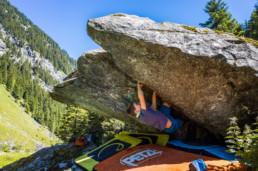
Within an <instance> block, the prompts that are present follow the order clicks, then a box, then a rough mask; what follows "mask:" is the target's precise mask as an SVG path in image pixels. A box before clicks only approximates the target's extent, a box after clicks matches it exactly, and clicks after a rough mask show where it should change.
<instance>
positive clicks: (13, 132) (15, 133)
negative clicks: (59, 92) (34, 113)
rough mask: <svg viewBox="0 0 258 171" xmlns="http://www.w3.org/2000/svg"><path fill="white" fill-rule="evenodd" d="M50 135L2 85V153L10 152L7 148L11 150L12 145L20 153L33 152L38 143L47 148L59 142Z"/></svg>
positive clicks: (0, 134) (0, 137)
mask: <svg viewBox="0 0 258 171" xmlns="http://www.w3.org/2000/svg"><path fill="white" fill-rule="evenodd" d="M48 135H49V131H48V130H47V129H46V128H44V127H42V126H41V125H40V124H38V123H37V122H36V121H34V120H33V119H32V118H31V117H30V116H29V115H28V114H27V113H25V112H24V110H23V108H21V107H20V106H19V105H18V104H17V103H15V101H14V98H13V97H12V96H11V95H10V93H9V92H8V91H6V89H5V86H4V85H0V151H7V152H8V150H6V148H9V147H8V144H10V143H12V144H14V149H16V150H18V151H20V150H27V151H28V150H29V151H31V150H34V149H35V145H36V141H40V142H42V143H43V144H45V146H50V145H51V144H54V143H56V142H57V139H50V138H49V137H48ZM3 149H5V150H3ZM10 150H12V149H10Z"/></svg>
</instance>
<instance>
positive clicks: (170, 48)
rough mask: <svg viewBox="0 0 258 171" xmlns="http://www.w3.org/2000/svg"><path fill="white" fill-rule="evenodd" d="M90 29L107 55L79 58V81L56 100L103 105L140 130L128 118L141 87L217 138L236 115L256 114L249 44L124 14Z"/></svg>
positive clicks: (256, 65) (255, 52)
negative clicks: (145, 86)
mask: <svg viewBox="0 0 258 171" xmlns="http://www.w3.org/2000/svg"><path fill="white" fill-rule="evenodd" d="M87 31H88V34H89V36H90V37H91V38H92V39H93V40H94V41H95V42H97V43H98V44H99V45H100V46H102V48H103V49H105V51H104V50H95V51H91V52H88V53H86V54H84V55H83V56H82V57H81V58H80V59H79V60H78V69H79V72H80V73H82V76H81V77H79V78H76V79H75V80H74V81H68V82H65V83H64V84H67V86H63V87H62V88H60V86H61V85H59V86H57V87H56V88H55V89H54V92H53V94H52V97H55V99H57V100H58V101H63V102H65V101H67V102H69V103H73V104H77V105H79V106H81V107H84V108H88V109H89V108H96V107H95V106H96V105H97V106H101V107H97V108H98V112H102V113H103V114H108V115H110V116H112V117H115V118H117V119H120V120H124V121H126V122H130V123H132V124H133V125H135V124H139V122H137V121H135V120H133V119H132V120H130V121H129V120H125V119H124V118H127V117H128V116H127V115H125V114H123V113H124V111H125V109H126V107H127V105H128V104H129V102H130V101H132V100H134V99H135V98H136V97H135V90H136V89H135V88H136V81H139V82H142V83H144V84H145V85H147V86H148V87H150V88H151V89H152V90H156V91H157V93H158V95H159V96H160V97H161V98H162V99H163V100H166V101H168V102H169V103H170V104H172V105H173V108H174V109H176V110H177V111H179V112H180V113H182V114H183V115H184V116H185V117H186V118H188V119H190V120H192V121H194V122H195V123H196V124H198V125H200V126H202V127H203V128H206V129H208V130H209V131H211V132H213V133H214V134H216V135H224V134H225V130H226V128H227V127H228V123H229V118H230V117H232V116H236V117H238V118H239V121H240V122H242V123H248V122H250V121H251V120H252V119H253V118H254V117H255V116H256V115H257V111H258V109H257V104H258V78H257V76H258V75H257V73H258V72H257V71H258V49H257V47H255V46H254V45H252V44H251V43H247V42H245V41H243V40H240V39H239V38H237V37H236V36H234V35H231V34H227V33H217V32H215V31H213V30H210V29H207V28H193V27H188V26H184V25H180V24H174V23H169V22H163V23H156V22H154V21H152V20H150V19H148V18H141V17H138V16H132V15H126V14H113V15H109V16H105V17H101V18H97V19H91V20H89V22H88V25H87ZM69 87H72V88H69ZM61 89H62V90H61ZM84 90H85V92H84ZM69 91H71V93H70V94H69ZM88 94H90V96H88ZM64 96H65V99H66V100H62V98H60V97H64ZM68 99H69V100H68ZM92 106H94V107H92ZM140 125H141V124H140ZM148 130H150V129H148Z"/></svg>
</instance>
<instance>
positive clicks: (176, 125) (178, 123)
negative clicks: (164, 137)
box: [160, 105, 183, 133]
mask: <svg viewBox="0 0 258 171" xmlns="http://www.w3.org/2000/svg"><path fill="white" fill-rule="evenodd" d="M160 112H161V113H163V114H164V115H166V116H167V117H168V119H169V120H170V121H171V122H172V125H171V127H170V128H165V129H164V131H165V132H166V133H172V132H175V131H176V130H178V129H179V128H181V126H182V125H183V124H182V121H181V120H179V119H175V118H173V117H172V116H171V115H170V108H169V107H168V106H165V105H162V106H161V108H160Z"/></svg>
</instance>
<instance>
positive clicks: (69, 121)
mask: <svg viewBox="0 0 258 171" xmlns="http://www.w3.org/2000/svg"><path fill="white" fill-rule="evenodd" d="M102 121H103V118H100V117H98V116H97V115H96V114H94V113H90V112H89V111H86V110H83V109H80V108H76V107H74V106H69V107H67V113H66V114H65V115H64V117H63V119H62V122H61V126H60V130H59V133H58V136H59V137H60V138H61V139H63V140H64V141H66V142H68V141H69V139H70V138H72V139H78V138H79V137H82V136H85V135H87V134H92V135H93V139H95V143H97V144H100V143H101V142H100V139H101V137H102V134H103V129H102V127H101V122H102Z"/></svg>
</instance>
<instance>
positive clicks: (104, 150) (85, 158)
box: [75, 134, 142, 170]
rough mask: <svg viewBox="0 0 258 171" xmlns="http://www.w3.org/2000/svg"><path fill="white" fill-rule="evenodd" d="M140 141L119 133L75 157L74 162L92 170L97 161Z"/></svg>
mask: <svg viewBox="0 0 258 171" xmlns="http://www.w3.org/2000/svg"><path fill="white" fill-rule="evenodd" d="M141 142H142V140H141V139H138V138H134V137H131V136H128V135H122V134H120V135H118V136H117V137H116V138H114V139H112V140H110V141H108V142H107V143H105V144H103V145H101V146H99V147H98V148H96V149H94V150H92V151H90V152H89V153H87V154H84V155H82V156H80V157H78V158H76V159H75V163H76V164H78V165H79V166H81V167H83V168H85V169H87V170H93V167H94V166H95V165H96V164H98V163H99V162H101V161H103V160H105V159H107V158H109V157H111V156H113V155H114V154H116V153H118V152H120V151H122V150H124V149H127V148H130V147H134V146H136V145H138V144H140V143H141Z"/></svg>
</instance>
